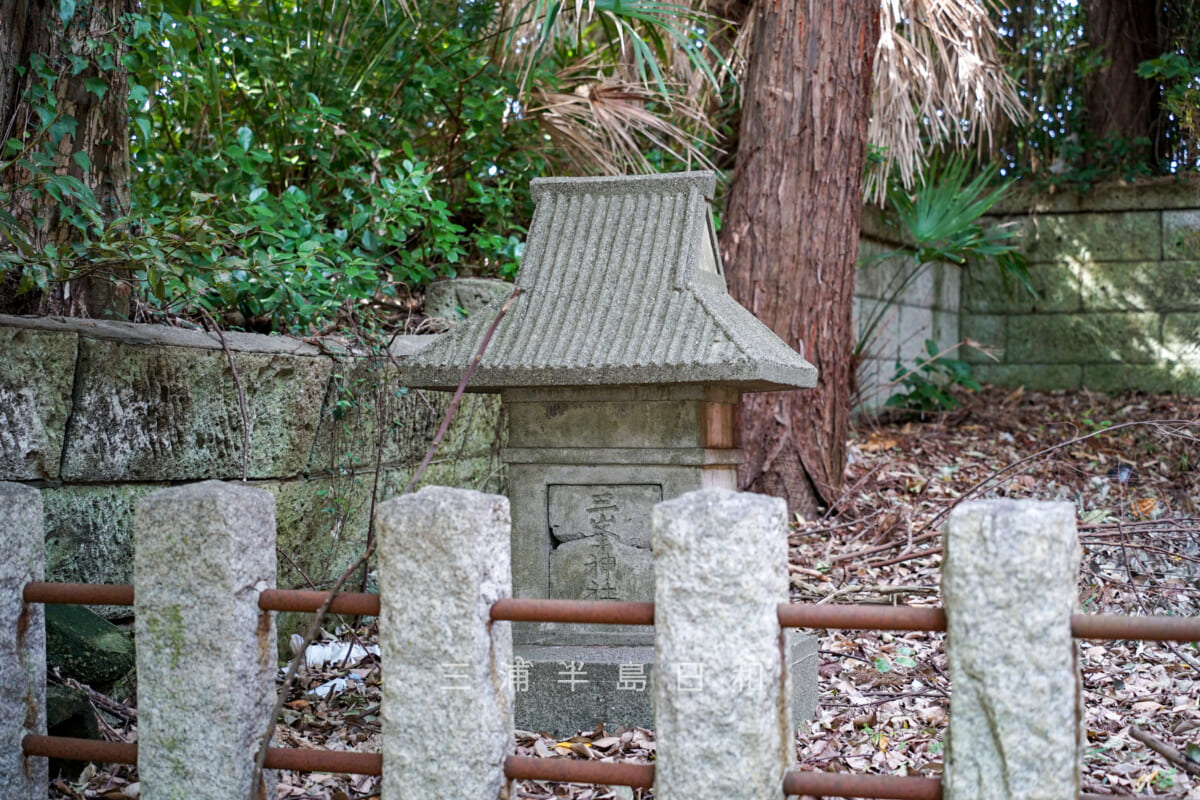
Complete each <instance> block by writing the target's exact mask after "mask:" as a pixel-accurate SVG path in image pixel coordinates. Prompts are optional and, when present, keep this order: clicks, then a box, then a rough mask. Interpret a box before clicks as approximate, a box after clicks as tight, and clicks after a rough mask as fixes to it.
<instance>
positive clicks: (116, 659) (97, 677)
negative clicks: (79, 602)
mask: <svg viewBox="0 0 1200 800" xmlns="http://www.w3.org/2000/svg"><path fill="white" fill-rule="evenodd" d="M45 613H46V663H47V665H48V666H50V667H51V668H56V669H58V670H59V672H60V673H61V674H62V676H63V677H64V678H73V679H75V680H77V681H79V682H80V683H86V684H87V685H88V686H91V687H93V688H96V689H100V690H104V688H105V687H106V686H108V685H110V684H112V683H115V682H116V681H118V680H120V679H121V678H123V677H124V676H125V675H126V674H127V673H128V672H129V671H130V670H131V669H133V667H134V653H133V640H132V639H130V638H129V634H128V633H127V632H126V631H123V630H121V629H120V628H118V627H117V626H116V625H113V624H112V623H111V622H109V621H108V620H106V619H105V618H104V617H101V616H100V615H98V614H96V613H94V612H92V611H89V610H88V609H87V608H86V607H84V606H74V605H57V604H56V605H50V606H47V607H46V612H45Z"/></svg>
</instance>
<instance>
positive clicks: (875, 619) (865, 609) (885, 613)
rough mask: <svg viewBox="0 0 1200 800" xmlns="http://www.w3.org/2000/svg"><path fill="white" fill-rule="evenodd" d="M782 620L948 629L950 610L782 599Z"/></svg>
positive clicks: (796, 624)
mask: <svg viewBox="0 0 1200 800" xmlns="http://www.w3.org/2000/svg"><path fill="white" fill-rule="evenodd" d="M779 624H780V625H781V626H783V627H785V628H835V629H841V630H873V631H944V630H946V612H945V611H943V610H942V609H940V608H917V607H909V606H864V605H851V604H849V603H842V604H837V605H834V604H830V605H815V604H812V603H780V604H779Z"/></svg>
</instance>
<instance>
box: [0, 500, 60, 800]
mask: <svg viewBox="0 0 1200 800" xmlns="http://www.w3.org/2000/svg"><path fill="white" fill-rule="evenodd" d="M0 542H4V543H5V548H6V551H7V552H6V553H5V557H4V558H2V559H0V631H2V632H0V797H6V798H13V800H34V798H44V797H45V796H46V787H47V786H48V785H49V783H50V780H49V777H48V776H47V772H46V770H47V766H46V765H47V761H46V759H44V758H25V757H24V756H23V755H22V753H21V740H22V739H23V738H24V737H25V736H27V735H29V734H42V735H44V734H45V733H46V622H45V619H46V618H45V614H44V611H43V606H42V605H41V604H40V603H31V604H29V605H26V604H25V603H24V601H23V600H22V599H21V592H22V590H23V589H24V588H25V584H27V583H29V582H30V581H40V580H42V576H43V573H44V570H45V562H46V557H45V542H44V538H43V529H42V493H41V492H39V491H38V490H37V489H31V488H29V487H28V486H22V485H21V484H19V483H5V482H0Z"/></svg>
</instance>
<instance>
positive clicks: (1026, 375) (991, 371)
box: [971, 362, 1091, 390]
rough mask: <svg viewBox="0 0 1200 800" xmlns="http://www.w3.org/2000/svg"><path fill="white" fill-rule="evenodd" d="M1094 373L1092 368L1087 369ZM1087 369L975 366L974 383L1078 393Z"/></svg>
mask: <svg viewBox="0 0 1200 800" xmlns="http://www.w3.org/2000/svg"><path fill="white" fill-rule="evenodd" d="M1088 368H1089V369H1091V365H1089V366H1088ZM1083 370H1084V367H1083V366H1081V365H1079V364H992V363H986V362H985V363H982V364H975V365H974V366H973V367H972V368H971V372H972V374H974V376H975V380H977V381H979V382H980V383H985V384H989V385H991V386H1013V387H1016V386H1024V387H1025V388H1026V389H1039V390H1052V389H1078V388H1080V387H1081V386H1083Z"/></svg>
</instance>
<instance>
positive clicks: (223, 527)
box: [133, 481, 276, 800]
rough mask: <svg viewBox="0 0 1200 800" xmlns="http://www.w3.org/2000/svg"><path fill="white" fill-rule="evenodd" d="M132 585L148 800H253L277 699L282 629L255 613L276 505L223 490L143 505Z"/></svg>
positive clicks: (198, 489) (268, 562)
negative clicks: (259, 758) (258, 756)
mask: <svg viewBox="0 0 1200 800" xmlns="http://www.w3.org/2000/svg"><path fill="white" fill-rule="evenodd" d="M133 575H134V586H135V587H136V590H135V599H134V615H135V623H134V629H135V632H136V637H137V677H138V771H139V775H140V778H141V785H142V794H141V796H142V798H143V800H192V798H195V797H196V796H197V792H198V791H199V792H202V793H203V795H204V797H206V798H209V800H246V798H248V797H250V796H251V781H252V778H253V772H254V756H255V754H256V753H257V752H258V747H259V745H260V743H261V741H262V736H263V734H264V733H265V732H266V729H267V721H268V720H269V718H270V716H271V708H272V706H273V705H274V700H275V672H276V661H275V623H274V619H273V616H272V615H271V614H270V613H269V612H265V611H261V610H259V608H258V596H259V593H260V592H262V591H263V590H265V589H270V588H274V586H275V499H274V498H273V497H272V496H271V494H270V493H269V492H266V491H263V490H261V489H251V488H248V487H245V486H240V485H236V484H227V483H221V482H219V481H205V482H203V483H195V484H190V485H187V486H179V487H174V488H171V489H162V490H160V491H157V492H155V493H154V494H151V495H149V496H147V497H146V498H145V499H143V500H142V501H141V502H140V503H139V504H138V508H137V512H136V514H135V517H134V557H133ZM274 781H275V779H274V775H273V774H272V773H268V774H267V775H266V784H267V785H266V786H265V787H264V790H265V796H267V797H274V796H275V786H274Z"/></svg>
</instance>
